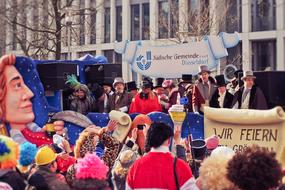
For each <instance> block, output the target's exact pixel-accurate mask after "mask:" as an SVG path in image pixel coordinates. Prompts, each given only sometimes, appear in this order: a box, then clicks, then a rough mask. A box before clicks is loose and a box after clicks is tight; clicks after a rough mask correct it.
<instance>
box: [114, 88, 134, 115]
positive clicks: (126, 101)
mask: <svg viewBox="0 0 285 190" xmlns="http://www.w3.org/2000/svg"><path fill="white" fill-rule="evenodd" d="M116 95H117V93H114V94H113V95H112V96H110V98H109V111H112V110H117V111H121V110H120V108H123V107H125V106H126V107H127V111H124V112H126V113H127V112H128V110H129V107H130V104H131V102H132V94H131V93H128V92H126V91H124V92H123V93H121V94H119V99H118V101H117V102H115V100H116Z"/></svg>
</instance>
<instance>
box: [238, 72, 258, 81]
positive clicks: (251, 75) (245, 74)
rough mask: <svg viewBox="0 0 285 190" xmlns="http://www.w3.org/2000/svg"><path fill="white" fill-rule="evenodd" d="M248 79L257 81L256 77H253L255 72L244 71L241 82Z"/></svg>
mask: <svg viewBox="0 0 285 190" xmlns="http://www.w3.org/2000/svg"><path fill="white" fill-rule="evenodd" d="M247 78H252V79H255V78H256V77H255V76H254V75H253V71H244V72H243V76H242V78H241V80H245V79H247Z"/></svg>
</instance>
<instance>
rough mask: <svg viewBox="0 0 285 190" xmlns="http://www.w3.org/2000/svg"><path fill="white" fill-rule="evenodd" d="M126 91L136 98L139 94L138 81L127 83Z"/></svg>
mask: <svg viewBox="0 0 285 190" xmlns="http://www.w3.org/2000/svg"><path fill="white" fill-rule="evenodd" d="M126 90H127V91H128V92H129V93H131V94H132V96H133V97H135V95H137V93H138V88H137V84H136V81H130V82H127V83H126Z"/></svg>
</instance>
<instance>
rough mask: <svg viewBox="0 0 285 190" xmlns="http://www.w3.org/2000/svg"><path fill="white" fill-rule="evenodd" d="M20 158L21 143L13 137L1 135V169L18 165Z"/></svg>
mask: <svg viewBox="0 0 285 190" xmlns="http://www.w3.org/2000/svg"><path fill="white" fill-rule="evenodd" d="M18 159H19V145H18V144H17V143H16V142H15V141H13V140H12V139H11V138H9V137H6V136H3V135H0V169H11V168H14V167H16V165H17V161H18Z"/></svg>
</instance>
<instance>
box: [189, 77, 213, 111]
mask: <svg viewBox="0 0 285 190" xmlns="http://www.w3.org/2000/svg"><path fill="white" fill-rule="evenodd" d="M209 81H210V84H211V85H210V92H209V101H211V98H212V96H213V94H214V92H215V91H216V89H217V86H216V85H215V79H214V78H212V77H209ZM205 103H206V95H205V94H204V93H203V82H202V79H199V80H198V81H197V82H196V83H195V85H194V88H193V95H192V104H193V111H194V112H201V111H202V110H201V106H202V104H205Z"/></svg>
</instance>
